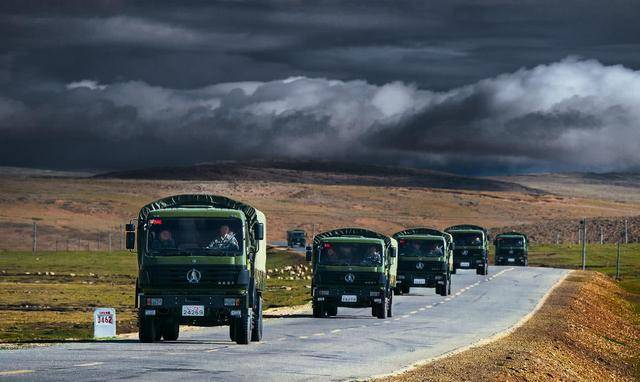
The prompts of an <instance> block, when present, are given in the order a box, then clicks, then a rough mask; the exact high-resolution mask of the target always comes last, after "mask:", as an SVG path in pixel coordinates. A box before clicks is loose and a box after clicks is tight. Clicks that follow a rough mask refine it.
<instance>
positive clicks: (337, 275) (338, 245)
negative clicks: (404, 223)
mask: <svg viewBox="0 0 640 382" xmlns="http://www.w3.org/2000/svg"><path fill="white" fill-rule="evenodd" d="M397 253H398V244H397V242H396V240H395V239H393V238H391V237H388V236H385V235H382V234H380V233H377V232H374V231H370V230H366V229H361V228H341V229H336V230H333V231H328V232H324V233H321V234H319V235H317V236H316V237H314V238H313V243H312V246H310V247H307V261H310V262H311V264H312V269H313V278H312V283H311V284H312V285H311V296H312V305H313V316H314V317H325V316H335V315H337V314H338V307H347V308H363V307H371V314H372V315H373V316H374V317H378V318H381V319H384V318H387V317H391V316H392V314H393V289H394V288H395V286H396V273H397V268H398V264H397V261H396V258H397Z"/></svg>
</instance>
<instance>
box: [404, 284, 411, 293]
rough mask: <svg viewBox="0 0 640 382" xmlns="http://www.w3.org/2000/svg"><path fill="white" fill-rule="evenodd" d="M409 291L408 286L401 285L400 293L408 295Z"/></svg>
mask: <svg viewBox="0 0 640 382" xmlns="http://www.w3.org/2000/svg"><path fill="white" fill-rule="evenodd" d="M410 290H411V287H410V286H409V285H403V286H402V293H406V294H409V291H410Z"/></svg>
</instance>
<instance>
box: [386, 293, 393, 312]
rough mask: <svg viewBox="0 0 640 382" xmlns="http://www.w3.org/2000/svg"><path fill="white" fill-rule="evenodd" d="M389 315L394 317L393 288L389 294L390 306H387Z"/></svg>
mask: <svg viewBox="0 0 640 382" xmlns="http://www.w3.org/2000/svg"><path fill="white" fill-rule="evenodd" d="M387 317H393V290H391V294H390V295H389V306H388V307H387Z"/></svg>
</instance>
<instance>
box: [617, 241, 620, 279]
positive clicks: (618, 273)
mask: <svg viewBox="0 0 640 382" xmlns="http://www.w3.org/2000/svg"><path fill="white" fill-rule="evenodd" d="M617 247H618V248H617V249H618V251H617V255H616V280H620V241H618V246H617Z"/></svg>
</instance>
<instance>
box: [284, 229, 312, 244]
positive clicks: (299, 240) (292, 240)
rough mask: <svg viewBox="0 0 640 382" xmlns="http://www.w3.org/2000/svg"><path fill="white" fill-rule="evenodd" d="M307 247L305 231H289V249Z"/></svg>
mask: <svg viewBox="0 0 640 382" xmlns="http://www.w3.org/2000/svg"><path fill="white" fill-rule="evenodd" d="M306 245H307V234H306V232H304V230H303V229H292V230H289V231H287V247H289V248H293V247H295V246H300V247H305V246H306Z"/></svg>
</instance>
